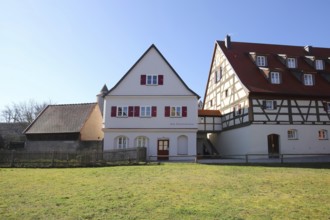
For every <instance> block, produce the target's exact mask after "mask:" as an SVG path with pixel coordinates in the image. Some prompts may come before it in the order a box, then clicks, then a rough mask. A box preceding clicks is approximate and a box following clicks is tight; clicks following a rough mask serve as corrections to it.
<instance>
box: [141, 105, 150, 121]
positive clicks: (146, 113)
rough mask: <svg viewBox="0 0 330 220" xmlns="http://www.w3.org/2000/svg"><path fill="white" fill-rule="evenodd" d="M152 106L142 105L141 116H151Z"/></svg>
mask: <svg viewBox="0 0 330 220" xmlns="http://www.w3.org/2000/svg"><path fill="white" fill-rule="evenodd" d="M151 110H152V109H151V106H140V117H143V118H144V117H145V118H148V117H149V118H150V117H151Z"/></svg>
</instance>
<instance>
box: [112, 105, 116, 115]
mask: <svg viewBox="0 0 330 220" xmlns="http://www.w3.org/2000/svg"><path fill="white" fill-rule="evenodd" d="M116 116H117V106H111V117H116Z"/></svg>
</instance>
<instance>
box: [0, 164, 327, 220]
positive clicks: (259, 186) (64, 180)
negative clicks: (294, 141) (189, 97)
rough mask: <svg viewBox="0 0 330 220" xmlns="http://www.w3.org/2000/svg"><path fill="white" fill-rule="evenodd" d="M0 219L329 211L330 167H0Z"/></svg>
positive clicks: (313, 215) (302, 215) (300, 215)
mask: <svg viewBox="0 0 330 220" xmlns="http://www.w3.org/2000/svg"><path fill="white" fill-rule="evenodd" d="M0 219H327V220H329V219H330V169H328V168H323V169H315V168H314V169H313V168H292V167H291V168H285V167H261V166H234V165H233V166H225V165H201V164H189V163H186V164H184V163H168V164H164V165H147V166H122V167H119V166H118V167H105V168H72V169H21V168H16V169H10V168H2V169H0Z"/></svg>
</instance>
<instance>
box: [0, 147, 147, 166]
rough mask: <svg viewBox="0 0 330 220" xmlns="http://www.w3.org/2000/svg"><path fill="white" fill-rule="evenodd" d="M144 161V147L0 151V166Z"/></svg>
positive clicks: (110, 163) (104, 163) (88, 164)
mask: <svg viewBox="0 0 330 220" xmlns="http://www.w3.org/2000/svg"><path fill="white" fill-rule="evenodd" d="M140 162H146V148H143V147H139V148H128V149H117V150H111V151H103V152H100V151H80V152H78V151H77V152H63V151H52V152H50V151H47V152H40V151H38V152H31V151H15V150H12V151H9V150H2V151H0V167H94V166H109V165H123V164H137V163H140Z"/></svg>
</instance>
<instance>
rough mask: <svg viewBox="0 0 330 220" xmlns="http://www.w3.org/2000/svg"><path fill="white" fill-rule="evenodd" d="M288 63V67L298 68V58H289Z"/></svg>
mask: <svg viewBox="0 0 330 220" xmlns="http://www.w3.org/2000/svg"><path fill="white" fill-rule="evenodd" d="M286 64H287V67H288V68H297V63H296V58H290V57H289V58H287V60H286Z"/></svg>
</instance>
